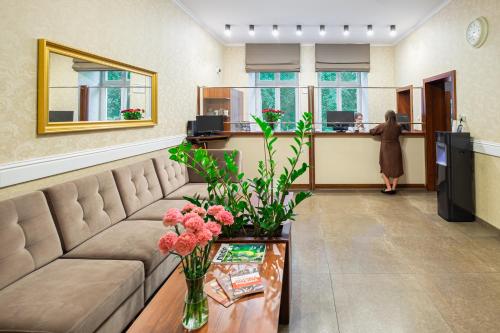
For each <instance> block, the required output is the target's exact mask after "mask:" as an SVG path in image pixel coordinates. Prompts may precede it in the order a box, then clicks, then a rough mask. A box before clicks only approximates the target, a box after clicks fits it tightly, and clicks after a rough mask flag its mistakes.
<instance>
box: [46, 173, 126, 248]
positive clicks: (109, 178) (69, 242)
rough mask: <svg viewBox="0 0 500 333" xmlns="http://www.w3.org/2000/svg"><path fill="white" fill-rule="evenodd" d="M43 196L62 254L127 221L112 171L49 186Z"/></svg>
mask: <svg viewBox="0 0 500 333" xmlns="http://www.w3.org/2000/svg"><path fill="white" fill-rule="evenodd" d="M45 193H46V194H47V197H48V198H49V203H50V205H51V208H52V212H53V214H54V219H55V222H56V224H57V226H58V227H59V231H60V234H61V238H62V242H63V246H64V250H65V251H69V250H71V249H73V248H74V247H76V246H77V245H79V244H81V243H83V242H84V241H85V240H87V239H89V238H90V237H92V236H94V235H95V234H97V233H99V232H100V231H102V230H104V229H106V228H108V227H110V226H111V225H112V224H114V223H117V222H119V221H121V220H123V219H124V218H125V217H126V215H125V209H124V208H123V205H122V202H121V199H120V194H119V193H118V189H117V187H116V183H115V180H114V178H113V174H112V173H111V171H106V172H103V173H99V174H96V175H91V176H87V177H84V178H80V179H77V180H74V181H71V182H67V183H64V184H58V185H55V186H52V187H50V188H48V189H46V190H45Z"/></svg>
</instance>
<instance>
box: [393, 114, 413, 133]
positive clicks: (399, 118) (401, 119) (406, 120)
mask: <svg viewBox="0 0 500 333" xmlns="http://www.w3.org/2000/svg"><path fill="white" fill-rule="evenodd" d="M396 120H397V121H398V123H399V124H400V125H401V128H402V129H404V130H405V131H409V130H410V124H408V123H409V122H410V117H409V116H408V115H406V114H400V113H397V114H396ZM401 123H407V124H401Z"/></svg>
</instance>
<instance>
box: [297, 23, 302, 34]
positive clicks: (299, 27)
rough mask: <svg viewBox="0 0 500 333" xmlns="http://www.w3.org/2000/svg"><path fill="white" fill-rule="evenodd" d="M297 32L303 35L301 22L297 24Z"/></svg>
mask: <svg viewBox="0 0 500 333" xmlns="http://www.w3.org/2000/svg"><path fill="white" fill-rule="evenodd" d="M295 34H296V35H297V36H302V26H301V25H300V24H299V25H297V29H296V30H295Z"/></svg>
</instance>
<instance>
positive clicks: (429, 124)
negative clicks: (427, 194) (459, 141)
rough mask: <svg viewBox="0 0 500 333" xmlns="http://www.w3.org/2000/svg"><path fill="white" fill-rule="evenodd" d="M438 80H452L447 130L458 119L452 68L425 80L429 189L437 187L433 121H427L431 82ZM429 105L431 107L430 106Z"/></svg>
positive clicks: (423, 120) (423, 112)
mask: <svg viewBox="0 0 500 333" xmlns="http://www.w3.org/2000/svg"><path fill="white" fill-rule="evenodd" d="M438 81H443V82H450V84H451V91H450V95H451V96H450V102H451V114H450V122H449V124H447V127H448V128H447V130H451V125H452V122H453V120H456V119H457V87H456V71H455V70H452V71H449V72H445V73H441V74H438V75H435V76H432V77H429V78H425V79H424V80H423V85H422V86H423V108H422V123H423V130H424V131H425V187H426V188H427V190H428V191H435V189H436V179H435V172H433V171H432V170H434V169H435V165H434V164H435V163H434V162H435V161H433V160H431V153H432V150H433V149H435V147H434V145H433V140H432V139H433V136H434V128H433V126H432V125H433V124H432V121H427V116H428V115H429V112H430V111H431V110H430V104H431V100H430V93H429V92H428V89H429V87H430V84H432V83H434V82H438ZM428 105H429V107H428Z"/></svg>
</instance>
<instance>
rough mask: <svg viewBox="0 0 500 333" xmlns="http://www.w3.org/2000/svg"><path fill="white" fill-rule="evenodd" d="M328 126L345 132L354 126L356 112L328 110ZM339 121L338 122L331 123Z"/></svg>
mask: <svg viewBox="0 0 500 333" xmlns="http://www.w3.org/2000/svg"><path fill="white" fill-rule="evenodd" d="M326 121H327V122H328V124H327V126H328V127H332V128H333V130H334V131H336V132H345V131H347V130H348V129H349V127H352V126H354V112H352V111H327V112H326ZM331 123H337V124H331Z"/></svg>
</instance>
